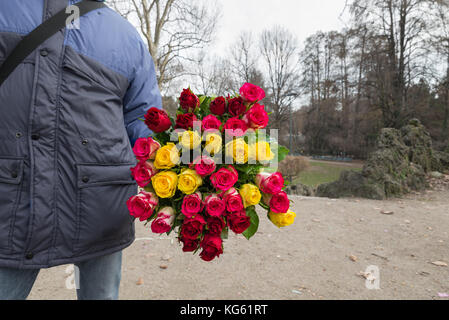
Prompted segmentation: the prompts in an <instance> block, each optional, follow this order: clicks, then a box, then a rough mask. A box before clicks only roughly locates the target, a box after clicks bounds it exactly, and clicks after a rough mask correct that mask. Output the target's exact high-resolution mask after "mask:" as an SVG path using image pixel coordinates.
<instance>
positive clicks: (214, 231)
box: [207, 217, 226, 237]
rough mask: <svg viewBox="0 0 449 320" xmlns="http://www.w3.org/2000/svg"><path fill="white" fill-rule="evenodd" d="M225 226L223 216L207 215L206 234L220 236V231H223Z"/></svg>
mask: <svg viewBox="0 0 449 320" xmlns="http://www.w3.org/2000/svg"><path fill="white" fill-rule="evenodd" d="M225 226H226V224H225V222H224V220H223V218H220V217H209V218H208V219H207V228H208V234H209V235H211V236H217V237H220V236H221V232H222V231H223V229H224V227H225Z"/></svg>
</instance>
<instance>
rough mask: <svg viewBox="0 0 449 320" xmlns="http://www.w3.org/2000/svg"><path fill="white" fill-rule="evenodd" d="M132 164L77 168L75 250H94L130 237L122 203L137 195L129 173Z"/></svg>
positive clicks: (131, 225) (129, 222) (128, 217)
mask: <svg viewBox="0 0 449 320" xmlns="http://www.w3.org/2000/svg"><path fill="white" fill-rule="evenodd" d="M133 165H134V164H132V163H130V164H120V165H98V164H78V165H77V184H78V191H77V192H78V194H77V232H76V239H75V244H74V249H75V251H83V252H84V251H97V250H101V249H102V248H101V247H102V246H106V245H107V243H121V242H126V241H128V240H129V239H130V238H131V236H132V235H133V234H132V233H133V232H134V223H133V222H134V218H133V217H132V216H131V215H130V214H129V212H128V209H127V206H126V201H127V200H128V199H129V198H130V197H132V196H133V195H135V194H136V193H137V185H136V183H135V181H134V180H133V178H132V176H131V170H130V168H131V166H133Z"/></svg>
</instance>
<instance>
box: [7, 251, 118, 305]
mask: <svg viewBox="0 0 449 320" xmlns="http://www.w3.org/2000/svg"><path fill="white" fill-rule="evenodd" d="M75 265H76V266H77V267H78V270H79V288H77V290H76V294H77V296H78V300H117V299H118V293H119V286H120V279H121V269H122V252H121V251H120V252H117V253H114V254H111V255H107V256H103V257H99V258H95V259H91V260H87V261H83V262H80V263H76V264H75ZM38 274H39V269H35V270H19V269H10V268H0V300H25V299H26V298H27V297H28V295H29V294H30V292H31V288H32V287H33V284H34V281H35V280H36V278H37V275H38ZM61 281H62V280H61ZM56 299H57V298H56Z"/></svg>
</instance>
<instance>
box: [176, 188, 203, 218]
mask: <svg viewBox="0 0 449 320" xmlns="http://www.w3.org/2000/svg"><path fill="white" fill-rule="evenodd" d="M203 209H204V203H203V197H202V195H201V192H196V193H194V194H191V195H189V196H185V197H184V200H183V201H182V207H181V212H182V214H183V215H185V216H186V217H187V218H192V217H193V216H195V215H196V214H198V213H200V212H201V211H203Z"/></svg>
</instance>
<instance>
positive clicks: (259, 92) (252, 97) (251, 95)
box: [240, 83, 265, 103]
mask: <svg viewBox="0 0 449 320" xmlns="http://www.w3.org/2000/svg"><path fill="white" fill-rule="evenodd" d="M240 95H241V96H242V97H243V98H244V99H245V101H248V102H251V103H254V102H257V101H260V100H262V99H264V98H265V91H264V90H263V89H262V88H260V87H258V86H256V85H254V84H251V83H245V84H244V85H243V86H242V87H241V88H240Z"/></svg>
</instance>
